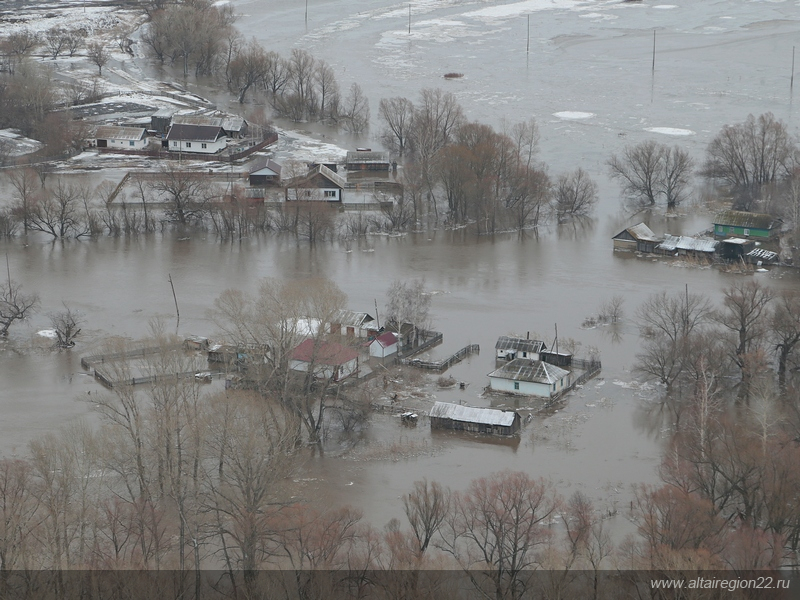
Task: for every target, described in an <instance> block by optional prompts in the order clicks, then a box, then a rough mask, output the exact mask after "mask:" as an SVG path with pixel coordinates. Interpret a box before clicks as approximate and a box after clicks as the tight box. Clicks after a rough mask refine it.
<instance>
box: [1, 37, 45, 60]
mask: <svg viewBox="0 0 800 600" xmlns="http://www.w3.org/2000/svg"><path fill="white" fill-rule="evenodd" d="M6 42H7V43H8V47H9V49H10V50H11V52H12V53H14V54H15V55H16V56H17V59H18V60H19V59H20V58H22V57H23V56H25V55H26V54H28V53H29V52H30V51H31V50H33V49H34V48H35V47H36V46H38V45H39V36H38V35H37V34H36V33H35V32H34V31H31V30H30V29H20V30H18V31H15V32H14V33H12V34H10V35H9V36H8V37H7V38H6Z"/></svg>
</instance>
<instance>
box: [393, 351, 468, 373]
mask: <svg viewBox="0 0 800 600" xmlns="http://www.w3.org/2000/svg"><path fill="white" fill-rule="evenodd" d="M480 351H481V347H480V346H479V345H478V344H470V345H469V346H464V347H463V348H462V349H461V350H459V351H458V352H456V353H455V354H453V355H452V356H450V357H449V358H446V359H445V360H440V361H428V360H420V359H419V358H412V359H407V358H406V359H403V360H402V361H401V362H403V364H406V365H409V366H411V367H418V368H420V369H428V370H431V371H445V370H446V369H449V368H450V367H451V366H453V365H454V364H456V363H457V362H461V361H462V360H464V358H465V357H466V356H469V355H470V354H480Z"/></svg>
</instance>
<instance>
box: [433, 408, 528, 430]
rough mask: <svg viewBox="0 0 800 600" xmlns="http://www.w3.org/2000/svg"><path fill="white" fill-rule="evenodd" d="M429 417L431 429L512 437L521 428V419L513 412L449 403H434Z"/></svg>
mask: <svg viewBox="0 0 800 600" xmlns="http://www.w3.org/2000/svg"><path fill="white" fill-rule="evenodd" d="M429 416H430V420H431V429H453V430H456V431H470V432H472V433H489V434H493V435H514V434H515V433H517V432H518V431H519V430H520V427H521V426H522V418H521V417H520V416H519V413H518V412H516V411H513V410H498V409H496V408H473V407H470V406H461V405H459V404H451V403H449V402H436V403H434V405H433V407H432V408H431V412H430V415H429Z"/></svg>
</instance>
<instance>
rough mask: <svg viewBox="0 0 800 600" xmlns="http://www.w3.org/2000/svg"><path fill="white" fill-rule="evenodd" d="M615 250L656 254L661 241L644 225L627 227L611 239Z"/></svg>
mask: <svg viewBox="0 0 800 600" xmlns="http://www.w3.org/2000/svg"><path fill="white" fill-rule="evenodd" d="M611 239H612V240H613V241H614V250H632V251H636V252H655V249H656V246H657V245H658V244H660V243H661V240H660V239H659V238H658V237H657V236H656V234H655V233H653V231H652V230H651V229H650V228H649V227H648V226H647V225H645V224H644V223H638V224H636V225H633V226H631V227H627V228H626V229H623V230H622V231H620V232H619V233H618V234H617V235H615V236H614V237H613V238H611Z"/></svg>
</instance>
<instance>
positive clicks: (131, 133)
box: [94, 125, 146, 141]
mask: <svg viewBox="0 0 800 600" xmlns="http://www.w3.org/2000/svg"><path fill="white" fill-rule="evenodd" d="M145 133H146V132H145V129H144V127H119V126H116V125H113V126H112V125H104V126H102V127H98V128H97V131H95V133H94V137H95V139H97V140H134V141H135V140H141V139H142V138H144V135H145Z"/></svg>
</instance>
